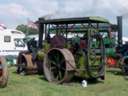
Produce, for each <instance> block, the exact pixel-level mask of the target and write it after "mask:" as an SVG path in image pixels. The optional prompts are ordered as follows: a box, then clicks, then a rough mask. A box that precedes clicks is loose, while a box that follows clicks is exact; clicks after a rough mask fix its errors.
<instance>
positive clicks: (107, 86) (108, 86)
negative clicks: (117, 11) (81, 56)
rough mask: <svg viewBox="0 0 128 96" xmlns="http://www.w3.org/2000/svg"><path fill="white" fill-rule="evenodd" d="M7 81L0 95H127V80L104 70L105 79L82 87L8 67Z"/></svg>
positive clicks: (77, 84) (75, 83)
mask: <svg viewBox="0 0 128 96" xmlns="http://www.w3.org/2000/svg"><path fill="white" fill-rule="evenodd" d="M9 73H10V76H9V83H8V86H7V87H6V88H1V89H0V96H128V80H125V79H124V77H123V76H122V75H120V74H118V75H117V74H114V73H112V72H106V80H105V81H104V82H98V83H94V84H88V87H87V88H83V87H82V86H81V84H80V83H78V82H74V83H70V84H64V85H56V84H52V83H48V82H47V81H46V80H44V79H43V76H39V75H31V76H20V75H17V74H16V73H15V68H9Z"/></svg>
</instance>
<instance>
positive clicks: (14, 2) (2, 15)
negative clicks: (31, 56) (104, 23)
mask: <svg viewBox="0 0 128 96" xmlns="http://www.w3.org/2000/svg"><path fill="white" fill-rule="evenodd" d="M48 14H50V15H51V18H59V17H61V18H63V17H78V16H79V17H84V16H103V17H105V18H107V19H109V20H110V22H112V23H116V16H118V15H123V17H124V19H123V22H124V24H123V27H124V28H123V29H124V30H123V31H124V34H123V35H124V36H128V24H127V23H128V0H0V23H4V24H5V25H6V26H7V27H9V28H15V26H16V25H18V24H25V23H27V20H28V19H30V20H37V19H38V18H39V17H41V16H46V15H48Z"/></svg>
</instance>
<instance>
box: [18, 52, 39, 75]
mask: <svg viewBox="0 0 128 96" xmlns="http://www.w3.org/2000/svg"><path fill="white" fill-rule="evenodd" d="M23 62H24V63H25V66H23V65H22V63H23ZM17 66H18V67H19V66H20V67H25V72H26V74H33V73H37V64H36V62H33V61H32V54H31V53H29V52H21V53H20V54H19V56H18V58H17Z"/></svg>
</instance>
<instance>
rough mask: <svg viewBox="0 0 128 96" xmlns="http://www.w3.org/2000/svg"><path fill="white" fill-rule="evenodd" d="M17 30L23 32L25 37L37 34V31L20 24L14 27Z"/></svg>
mask: <svg viewBox="0 0 128 96" xmlns="http://www.w3.org/2000/svg"><path fill="white" fill-rule="evenodd" d="M16 29H17V30H19V31H22V32H24V33H25V34H26V35H32V34H37V33H38V30H37V29H34V28H31V27H28V26H27V25H24V24H21V25H18V26H17V27H16Z"/></svg>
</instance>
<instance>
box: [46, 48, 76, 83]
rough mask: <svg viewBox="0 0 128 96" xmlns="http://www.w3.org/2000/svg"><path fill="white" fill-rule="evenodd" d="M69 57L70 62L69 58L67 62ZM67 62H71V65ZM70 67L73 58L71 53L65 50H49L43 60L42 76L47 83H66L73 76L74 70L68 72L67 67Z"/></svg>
mask: <svg viewBox="0 0 128 96" xmlns="http://www.w3.org/2000/svg"><path fill="white" fill-rule="evenodd" d="M64 53H67V54H64ZM69 55H70V58H71V59H70V60H72V61H70V60H69V58H68V60H67V57H69ZM69 62H70V63H71V62H72V64H71V65H70V64H69ZM71 66H74V58H73V56H72V54H71V52H69V51H68V50H67V49H57V48H56V49H51V50H50V51H49V52H48V53H47V55H46V56H45V58H44V63H43V69H44V75H45V77H46V79H47V80H48V81H49V82H54V83H63V82H68V81H69V80H70V79H71V78H72V77H73V75H74V74H73V73H74V70H68V67H71Z"/></svg>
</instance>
